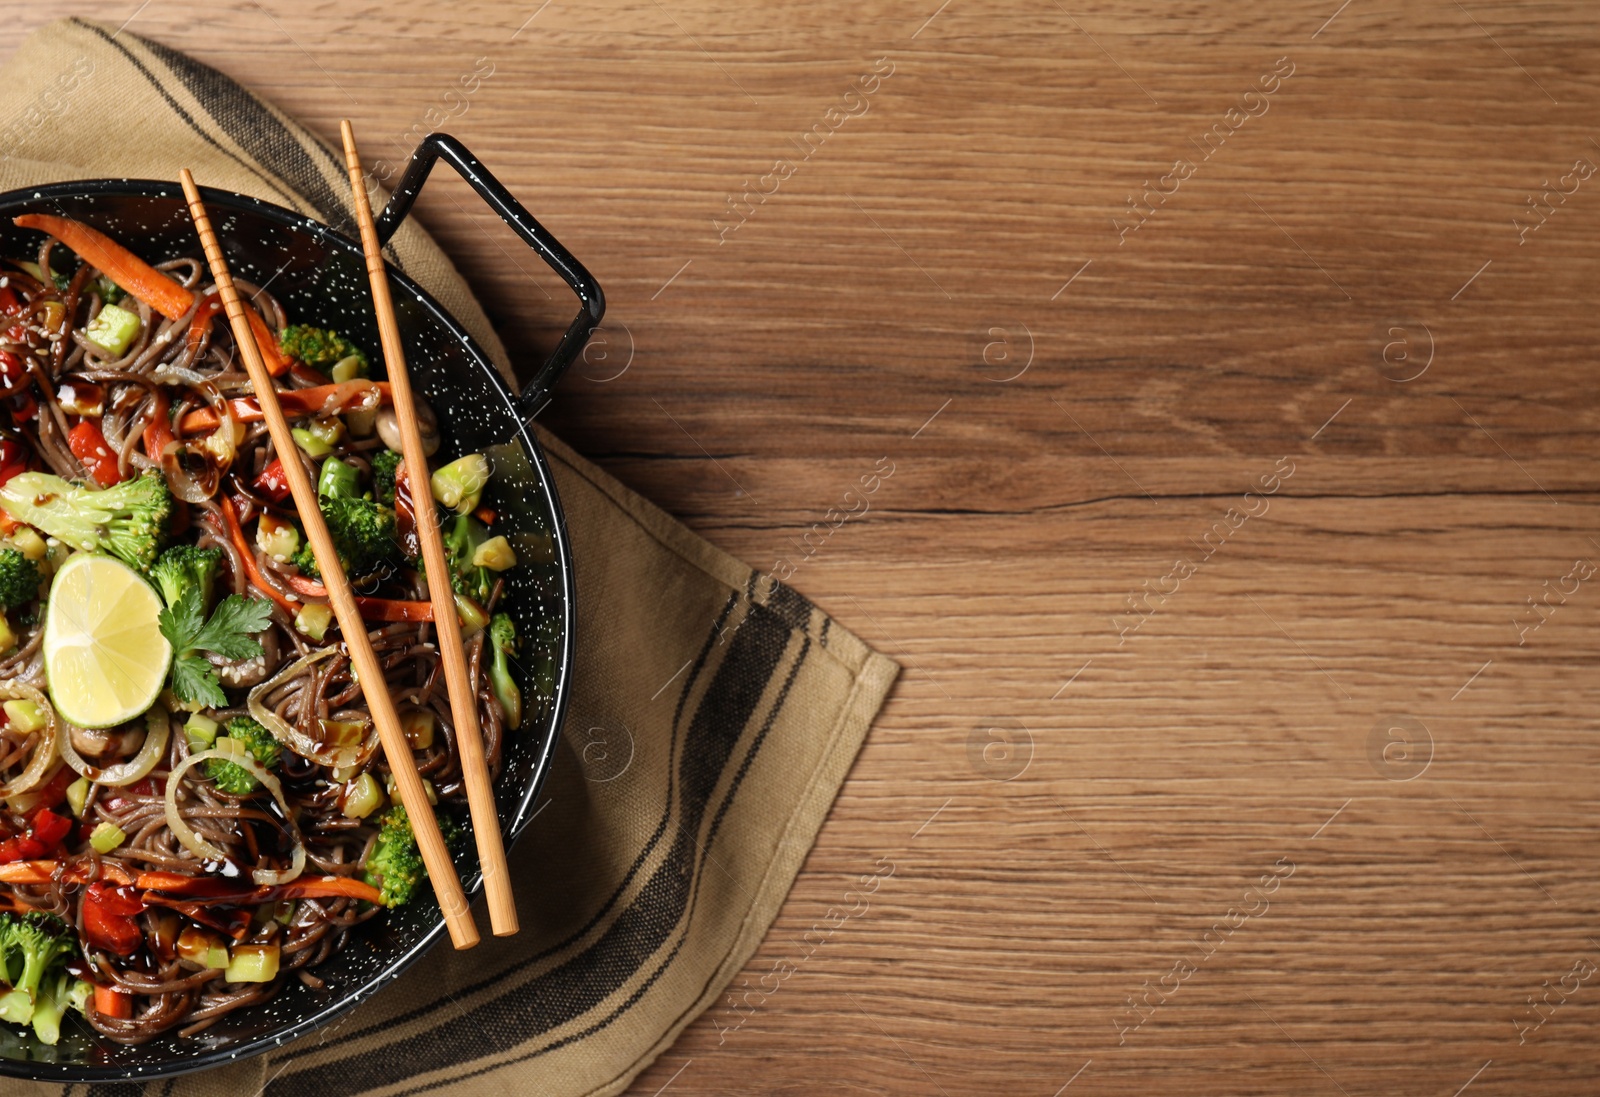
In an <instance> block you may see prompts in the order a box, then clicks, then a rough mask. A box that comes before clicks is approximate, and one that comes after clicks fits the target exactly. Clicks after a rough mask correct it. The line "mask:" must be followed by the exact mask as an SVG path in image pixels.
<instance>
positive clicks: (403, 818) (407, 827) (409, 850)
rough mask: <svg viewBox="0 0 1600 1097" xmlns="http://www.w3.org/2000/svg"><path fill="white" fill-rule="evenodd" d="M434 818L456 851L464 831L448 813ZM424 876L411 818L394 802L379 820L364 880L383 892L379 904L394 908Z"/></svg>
mask: <svg viewBox="0 0 1600 1097" xmlns="http://www.w3.org/2000/svg"><path fill="white" fill-rule="evenodd" d="M436 817H437V818H438V820H439V833H440V834H441V835H442V836H443V837H444V844H445V845H446V846H447V847H449V848H450V849H456V848H458V847H459V846H460V845H461V844H462V842H464V841H465V840H466V836H467V831H466V828H465V827H463V826H462V825H461V823H460V822H458V821H457V820H456V819H455V818H454V817H453V816H452V815H450V814H449V813H448V812H443V811H441V812H437V813H436ZM427 875H428V869H427V866H425V865H424V864H423V863H422V853H421V851H420V850H418V849H417V836H416V835H415V834H414V833H412V830H411V819H410V817H409V816H407V815H406V808H405V805H404V804H401V803H398V802H397V803H396V804H395V805H394V806H393V807H391V808H390V809H389V810H388V811H386V812H384V813H383V815H381V816H380V817H379V819H378V840H377V842H375V843H374V844H373V847H372V852H371V853H370V854H368V856H367V865H366V874H365V879H366V881H367V883H369V884H371V885H372V886H373V887H375V888H377V889H378V890H379V891H380V892H381V893H382V897H381V898H380V899H379V900H378V902H379V903H381V904H382V905H383V906H386V907H397V906H401V905H403V904H405V903H408V902H410V901H411V897H412V896H413V895H415V894H416V891H417V885H418V884H420V883H421V882H422V880H423V878H424V877H426V876H427Z"/></svg>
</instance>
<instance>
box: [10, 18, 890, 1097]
mask: <svg viewBox="0 0 1600 1097" xmlns="http://www.w3.org/2000/svg"><path fill="white" fill-rule="evenodd" d="M4 73H5V78H4V79H0V190H10V189H12V188H16V187H22V186H29V185H35V184H39V183H49V182H57V181H61V180H68V179H85V178H97V177H106V176H128V177H135V178H157V179H170V178H173V177H174V176H175V175H176V172H177V169H178V168H179V167H180V166H184V165H187V166H189V167H192V168H193V169H194V170H195V175H196V176H197V177H198V178H199V179H200V180H202V181H203V182H205V183H206V184H207V185H210V186H214V187H221V188H224V189H231V190H237V191H241V192H244V193H246V194H251V195H254V196H256V197H259V198H262V199H265V200H267V201H270V202H275V203H278V204H279V205H283V206H287V207H289V208H291V209H295V210H298V211H300V212H302V213H304V214H307V215H309V216H311V217H315V218H317V219H319V220H322V221H324V222H327V223H330V224H349V223H350V222H349V216H350V211H349V208H348V199H347V193H348V192H347V183H346V176H345V173H344V169H343V161H342V159H341V158H340V157H338V156H336V155H335V154H334V153H332V152H331V151H330V149H329V147H328V146H326V145H324V144H323V142H322V141H321V140H319V139H318V138H316V137H314V136H312V135H311V134H310V133H308V132H307V131H306V130H305V129H303V128H302V127H301V126H299V125H298V124H296V123H295V122H294V121H293V120H291V119H289V118H287V117H286V116H284V115H283V114H282V113H280V112H279V111H277V110H275V109H274V108H273V107H271V106H270V105H268V104H266V103H264V102H262V101H261V100H260V99H257V98H256V97H255V96H253V95H252V94H250V93H249V92H248V91H246V90H244V89H243V88H242V87H240V86H239V85H238V84H236V83H234V82H233V81H231V80H229V79H228V78H227V77H225V76H223V75H221V74H220V73H218V72H216V71H215V70H213V69H210V68H207V67H206V66H204V65H201V64H199V63H197V62H195V61H193V60H191V59H190V58H188V57H186V56H184V55H183V54H180V53H177V52H175V51H173V50H170V49H167V48H165V47H163V46H161V45H159V44H157V43H155V42H151V41H148V40H145V39H142V38H139V37H136V36H135V35H133V34H130V33H128V32H126V31H122V32H120V33H118V32H116V30H115V29H114V28H111V27H106V26H102V25H100V24H97V23H92V22H87V21H84V20H79V19H68V20H64V21H61V22H58V23H55V24H52V25H51V26H48V27H46V28H45V29H43V30H41V31H39V32H38V33H37V34H35V35H33V36H32V37H31V38H29V39H28V40H27V41H26V42H25V43H24V44H23V46H22V47H21V49H19V50H18V52H17V54H16V56H15V57H13V58H12V59H11V60H10V61H9V62H8V63H7V64H6V65H5V69H4ZM106 103H116V104H117V125H116V126H83V125H78V124H75V122H74V121H73V120H74V119H75V118H76V117H78V112H80V111H89V110H94V109H98V107H97V105H103V104H106ZM358 121H359V120H358ZM491 166H492V165H491ZM523 198H524V200H526V201H527V202H528V204H529V205H530V206H532V207H533V208H534V210H535V212H537V208H538V202H537V196H536V195H523ZM566 243H568V244H569V245H573V246H575V247H576V248H577V250H578V252H579V254H580V255H581V254H582V241H571V240H569V241H566ZM392 256H393V259H394V261H395V262H396V264H397V265H398V266H400V267H401V268H402V269H403V270H405V271H406V272H407V273H408V274H410V275H411V277H413V278H414V279H416V280H417V281H418V282H419V283H421V284H422V285H423V286H424V287H425V288H426V289H428V290H429V291H430V292H431V293H432V294H433V295H434V296H435V297H436V298H438V299H439V301H440V302H441V303H443V304H444V305H445V307H447V308H448V309H449V310H450V311H451V312H453V313H454V314H455V316H456V317H457V318H458V319H459V320H460V321H461V322H462V323H463V324H464V325H465V326H466V327H467V329H468V330H469V331H471V332H472V334H473V335H474V337H475V338H476V339H477V340H478V342H479V344H480V345H481V346H483V347H485V348H486V349H487V350H488V351H489V353H490V354H492V355H493V357H494V359H495V361H496V362H497V363H498V364H499V365H500V366H501V368H502V370H503V371H504V372H505V374H506V376H507V377H508V378H510V376H511V374H510V366H509V361H508V359H507V356H506V353H505V349H504V347H503V346H502V345H501V343H500V340H499V339H498V338H497V337H496V336H495V333H494V330H493V329H492V328H491V327H490V325H489V322H488V320H487V318H486V317H485V316H484V313H483V310H482V309H481V308H480V307H479V306H478V304H477V302H476V301H474V300H473V298H472V295H471V293H470V292H469V290H468V289H467V286H466V284H465V283H464V282H463V281H462V279H461V278H460V276H459V275H458V274H457V273H456V271H455V269H454V267H452V266H451V264H450V261H449V260H448V259H447V258H445V256H444V254H443V253H442V252H441V251H440V250H439V249H438V247H437V246H435V245H434V244H433V242H432V241H431V240H429V239H428V237H427V236H426V235H425V234H424V233H423V231H422V230H421V229H419V228H418V227H417V226H416V225H414V224H412V223H410V222H407V223H406V225H405V226H404V227H403V228H402V229H401V231H400V232H399V233H398V234H397V235H396V236H395V238H394V241H393V245H392ZM539 438H540V441H541V443H542V444H543V445H544V447H545V452H546V453H547V454H548V456H549V458H550V462H551V465H552V467H553V469H554V473H555V479H556V483H557V485H558V488H559V491H560V494H561V502H562V506H563V507H564V508H565V510H566V515H567V520H568V522H569V524H570V531H571V538H572V552H573V559H574V562H575V567H576V571H577V584H578V590H577V599H578V638H579V639H578V658H577V664H576V671H575V681H574V685H575V689H574V692H573V695H572V703H571V709H570V711H569V713H568V716H567V723H566V728H565V730H564V732H563V748H562V749H561V750H559V751H558V752H557V755H556V762H555V766H554V768H553V770H552V771H551V775H550V779H549V781H548V783H547V785H546V786H545V803H544V805H543V807H542V808H541V809H540V810H539V813H538V816H537V818H536V819H535V820H534V822H533V824H532V825H531V826H530V828H529V831H528V833H527V835H526V836H525V837H524V838H523V839H522V841H521V842H520V843H519V844H518V846H517V847H516V848H515V850H514V851H513V853H512V857H511V866H512V872H513V874H514V875H515V876H516V878H517V880H518V889H517V904H518V910H519V912H520V915H521V919H522V932H521V933H520V934H519V935H517V936H516V937H511V938H506V939H497V938H493V937H491V936H489V935H488V934H487V932H485V936H484V941H483V943H482V944H481V945H480V946H479V947H478V948H476V949H474V950H472V951H470V952H455V951H454V950H452V949H450V948H449V947H448V946H447V945H446V946H441V947H439V948H435V949H434V950H433V951H432V953H430V954H429V955H428V956H427V957H426V958H425V959H424V960H422V961H421V962H420V963H418V964H417V965H416V966H415V967H414V968H412V969H411V970H410V971H408V972H407V973H406V974H405V975H403V976H402V977H401V978H400V979H399V980H397V981H396V982H395V984H394V985H392V986H390V987H388V988H386V989H384V990H383V991H382V992H380V993H379V994H377V995H376V996H375V997H374V998H373V999H371V1000H370V1001H368V1002H367V1003H365V1004H363V1005H362V1006H360V1007H358V1008H357V1009H355V1010H353V1011H351V1012H350V1013H348V1014H346V1015H344V1016H343V1017H342V1018H340V1019H339V1020H337V1021H335V1022H334V1023H333V1024H331V1025H329V1026H328V1027H326V1028H325V1029H323V1030H321V1031H319V1032H315V1033H313V1034H311V1035H309V1036H307V1037H305V1038H303V1039H301V1040H299V1041H297V1042H294V1043H291V1044H288V1045H285V1046H284V1047H282V1048H280V1049H277V1050H275V1051H273V1052H270V1053H268V1054H265V1055H261V1056H257V1057H255V1058H253V1059H249V1060H246V1061H244V1062H241V1063H237V1064H233V1065H230V1066H227V1067H222V1068H218V1069H215V1070H211V1071H206V1072H203V1073H200V1074H193V1075H187V1076H184V1077H181V1078H177V1079H169V1080H164V1081H156V1082H150V1083H143V1084H141V1083H137V1082H133V1081H128V1082H118V1083H114V1084H100V1085H95V1086H82V1085H79V1086H75V1087H67V1088H68V1089H69V1090H71V1091H73V1093H72V1097H86V1095H93V1097H140V1095H149V1097H155V1095H158V1094H159V1095H161V1097H212V1095H215V1097H242V1095H249V1094H257V1093H263V1092H264V1093H265V1094H266V1095H267V1097H299V1095H302V1094H316V1095H318V1097H340V1095H347V1094H348V1095H355V1094H364V1095H366V1094H370V1095H379V1094H384V1095H401V1094H418V1093H425V1092H449V1093H451V1094H468V1095H473V1097H479V1095H482V1097H487V1095H491V1094H508V1095H510V1094H517V1095H519V1097H520V1095H531V1094H539V1095H543V1097H567V1095H576V1094H613V1093H619V1092H621V1091H623V1090H624V1089H626V1088H627V1086H628V1083H629V1082H630V1081H631V1080H632V1079H633V1077H634V1076H635V1075H637V1074H638V1073H639V1071H641V1070H643V1069H644V1067H645V1066H647V1065H648V1064H649V1063H650V1062H651V1060H653V1059H654V1058H655V1057H656V1056H657V1055H659V1054H660V1053H661V1052H662V1051H664V1050H665V1049H666V1048H667V1047H668V1046H669V1045H670V1044H671V1043H672V1041H673V1040H674V1039H675V1038H676V1036H677V1034H678V1033H679V1032H680V1031H681V1030H682V1029H683V1028H684V1026H686V1025H687V1024H688V1023H689V1022H690V1021H692V1020H693V1019H694V1018H695V1017H696V1016H697V1015H698V1014H699V1013H700V1012H701V1011H702V1010H704V1009H705V1008H706V1007H707V1006H709V1005H710V1004H711V1003H712V1002H713V1001H715V1000H716V999H717V997H718V995H719V993H720V991H721V989H722V987H723V986H724V984H726V983H727V982H728V980H729V979H730V978H731V977H732V976H733V975H735V974H736V973H737V972H738V971H739V970H740V969H741V968H742V967H743V966H744V964H745V962H746V960H747V959H748V958H749V957H750V955H751V953H753V952H754V951H755V949H756V946H757V945H758V944H759V943H760V942H761V939H762V937H763V936H764V935H765V934H766V932H767V929H768V927H769V926H770V925H771V923H772V920H773V918H774V917H775V916H776V914H777V911H778V907H779V906H780V904H781V903H782V902H783V899H784V896H785V895H786V894H787V893H788V891H789V887H790V885H791V884H792V883H793V881H794V877H795V874H796V873H797V872H798V871H799V869H800V865H801V862H802V861H803V860H804V858H805V855H806V853H807V851H808V850H809V849H810V847H811V843H812V842H813V841H814V840H815V836H816V833H817V830H818V828H819V827H820V826H821V825H822V821H823V818H824V817H825V816H826V815H827V812H828V807H829V805H830V804H832V802H833V799H834V797H835V795H836V794H837V792H838V789H839V785H840V783H841V782H842V781H843V780H844V776H845V773H846V772H847V771H848V769H849V768H850V764H851V761H852V760H853V759H854V758H855V755H856V751H857V749H858V748H859V747H860V745H861V742H862V740H863V739H864V738H865V736H866V732H867V727H868V725H869V724H870V723H871V721H872V718H873V716H874V715H875V714H876V713H877V711H878V708H879V707H880V705H881V704H882V703H883V699H884V696H885V694H886V693H887V692H888V689H889V686H890V684H891V683H892V682H893V680H894V676H895V674H896V671H897V668H896V666H895V664H894V663H892V662H891V661H890V660H889V659H887V658H885V657H884V656H883V655H881V654H878V653H876V652H874V651H872V650H871V649H870V648H868V647H867V646H866V645H865V644H863V643H862V642H861V641H860V640H858V639H857V638H856V637H855V636H853V635H851V634H850V633H849V632H846V631H845V630H844V629H842V628H840V627H839V626H838V625H836V624H834V623H833V622H832V621H831V620H830V618H829V617H828V616H827V615H826V614H824V613H823V612H822V611H821V610H819V609H817V607H815V606H813V605H812V604H811V603H810V602H808V601H806V599H805V598H803V597H801V596H800V595H799V594H797V593H795V592H794V591H793V590H791V589H790V588H788V587H785V586H783V585H781V584H779V583H777V582H775V581H774V580H773V579H772V578H771V577H770V576H767V575H762V574H757V573H756V572H754V571H752V570H751V569H750V568H748V567H746V566H745V565H744V564H742V563H740V562H739V561H737V560H734V559H733V558H732V557H729V556H727V555H726V554H724V553H722V552H720V551H718V550H717V549H715V548H713V547H712V546H711V545H709V544H707V543H706V542H705V541H703V540H701V539H700V538H699V537H697V536H696V535H694V534H693V533H691V532H689V531H688V530H687V529H685V528H684V527H683V526H682V525H680V524H679V523H678V522H677V521H675V520H674V519H672V518H671V517H670V516H668V515H667V514H665V513H664V512H663V511H661V510H659V509H657V508H656V507H654V506H652V505H651V504H650V503H648V502H646V501H645V500H644V499H642V498H640V497H639V496H637V495H635V494H634V493H633V492H631V491H629V490H628V489H627V488H625V487H623V486H622V485H621V484H619V483H618V482H617V481H616V480H614V479H612V478H611V477H610V476H608V475H606V474H605V473H604V472H602V471H601V470H600V469H598V468H596V467H595V466H594V465H592V464H590V463H588V462H587V461H585V460H583V458H581V457H579V456H578V455H577V454H575V453H573V452H572V451H571V450H569V449H568V448H567V447H566V446H564V445H563V444H562V443H561V442H559V441H558V440H556V439H554V438H552V437H550V436H549V435H548V434H547V433H544V432H541V433H540V435H539ZM478 913H479V915H480V918H479V922H480V925H481V926H482V927H484V928H485V930H486V929H487V920H486V918H484V917H482V914H483V912H482V911H481V910H479V912H478ZM60 1090H61V1087H60V1086H56V1085H52V1086H45V1085H41V1084H36V1083H30V1082H18V1081H10V1080H5V1079H0V1097H12V1095H14V1094H15V1095H22V1094H27V1095H35V1094H42V1093H45V1092H51V1093H57V1092H60ZM63 1097H65V1095H64V1094H63Z"/></svg>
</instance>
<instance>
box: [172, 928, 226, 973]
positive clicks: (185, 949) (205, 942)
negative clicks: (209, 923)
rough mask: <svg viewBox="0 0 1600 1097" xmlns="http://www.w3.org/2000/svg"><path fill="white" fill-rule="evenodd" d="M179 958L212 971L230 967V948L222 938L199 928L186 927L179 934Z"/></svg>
mask: <svg viewBox="0 0 1600 1097" xmlns="http://www.w3.org/2000/svg"><path fill="white" fill-rule="evenodd" d="M178 956H179V957H180V958H181V959H184V960H187V961H189V962H190V963H191V964H197V965H199V966H200V967H203V968H206V969H207V970H211V971H220V970H222V969H223V968H226V967H227V966H228V947H227V945H225V944H224V943H223V941H222V937H221V936H220V935H219V934H216V933H212V932H211V931H210V930H208V929H201V928H200V927H199V926H185V927H184V928H183V932H181V933H179V934H178Z"/></svg>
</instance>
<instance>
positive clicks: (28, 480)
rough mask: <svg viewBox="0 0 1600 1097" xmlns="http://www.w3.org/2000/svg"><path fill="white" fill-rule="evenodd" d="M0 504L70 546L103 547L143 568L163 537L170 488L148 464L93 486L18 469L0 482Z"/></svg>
mask: <svg viewBox="0 0 1600 1097" xmlns="http://www.w3.org/2000/svg"><path fill="white" fill-rule="evenodd" d="M0 507H3V508H5V511H6V513H7V514H10V515H11V517H13V518H15V519H16V520H17V521H19V522H24V523H26V524H27V525H30V526H35V527H37V528H39V529H42V530H44V531H45V532H46V533H48V534H50V535H51V536H52V537H56V538H59V539H60V540H62V541H64V542H65V543H66V544H68V545H71V546H72V547H73V548H75V549H81V550H82V551H84V552H109V553H110V554H111V555H113V556H115V557H117V558H118V559H120V560H122V561H123V562H124V563H127V564H129V565H131V566H133V567H135V568H137V569H138V570H140V571H145V570H148V569H149V567H150V566H151V565H152V564H154V563H155V562H156V556H157V555H158V554H159V553H160V551H161V546H162V544H163V543H164V542H165V541H166V539H167V521H168V519H170V518H171V517H172V493H171V492H170V491H168V490H167V481H166V478H165V477H164V476H162V475H161V473H159V472H157V471H155V470H153V469H152V470H151V471H149V472H147V473H145V474H144V475H143V476H140V477H138V478H136V479H133V480H124V481H123V482H122V483H120V484H116V485H114V486H112V487H109V488H104V489H102V490H98V491H97V490H95V489H93V488H87V487H78V486H77V485H75V484H70V483H68V482H67V481H65V480H63V479H62V478H61V477H59V476H52V475H50V474H49V473H47V472H24V473H20V474H18V475H16V476H13V477H12V478H11V479H10V480H8V481H7V482H6V483H5V485H4V486H0Z"/></svg>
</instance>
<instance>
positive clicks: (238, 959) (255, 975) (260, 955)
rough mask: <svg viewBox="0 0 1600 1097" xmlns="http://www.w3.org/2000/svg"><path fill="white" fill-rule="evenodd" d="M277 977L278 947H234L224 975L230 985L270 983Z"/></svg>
mask: <svg viewBox="0 0 1600 1097" xmlns="http://www.w3.org/2000/svg"><path fill="white" fill-rule="evenodd" d="M277 977H278V946H277V945H234V946H233V958H232V959H231V960H229V961H228V970H227V972H226V974H224V975H223V978H224V979H226V980H227V981H228V982H230V983H270V982H272V980H274V979H276V978H277Z"/></svg>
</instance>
